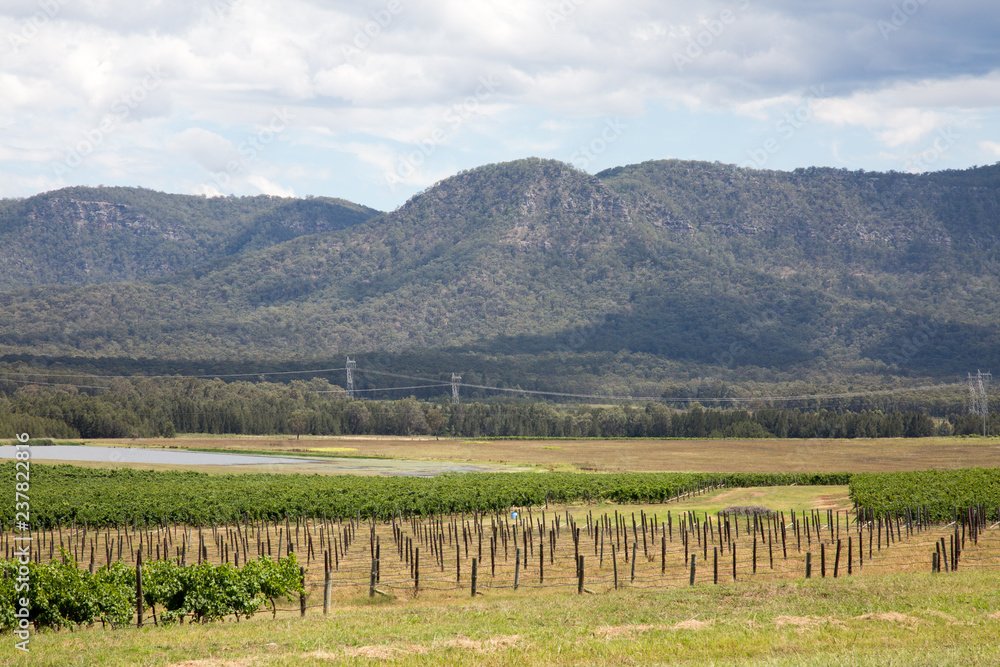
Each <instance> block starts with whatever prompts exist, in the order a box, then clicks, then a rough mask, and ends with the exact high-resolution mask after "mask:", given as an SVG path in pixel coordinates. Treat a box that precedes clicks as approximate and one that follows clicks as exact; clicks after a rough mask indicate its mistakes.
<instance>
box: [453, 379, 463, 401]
mask: <svg viewBox="0 0 1000 667" xmlns="http://www.w3.org/2000/svg"><path fill="white" fill-rule="evenodd" d="M461 382H462V376H461V375H457V374H456V373H452V374H451V402H452V403H458V385H459V384H460V383H461Z"/></svg>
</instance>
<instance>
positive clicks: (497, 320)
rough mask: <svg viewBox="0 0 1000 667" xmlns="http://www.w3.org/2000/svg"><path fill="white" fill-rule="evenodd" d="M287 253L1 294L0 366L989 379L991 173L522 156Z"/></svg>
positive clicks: (648, 380)
mask: <svg viewBox="0 0 1000 667" xmlns="http://www.w3.org/2000/svg"><path fill="white" fill-rule="evenodd" d="M873 179H875V180H876V181H877V182H873ZM293 201H297V202H304V201H308V200H293ZM298 213H299V215H300V217H301V218H302V219H307V216H306V213H308V211H305V212H303V211H299V212H298ZM270 214H271V213H270V209H268V211H265V212H264V213H263V214H261V217H260V219H262V220H265V221H266V219H267V215H270ZM261 224H264V223H261ZM268 224H269V223H268ZM265 227H266V224H265ZM0 229H2V227H0ZM293 231H294V232H295V233H296V234H297V235H296V236H294V238H290V239H287V240H281V239H280V238H279V234H278V233H277V232H269V233H268V234H265V235H264V238H265V240H266V243H265V244H264V246H263V247H259V248H258V247H253V245H252V243H251V242H250V241H248V242H246V243H243V244H242V245H239V244H238V247H239V248H240V251H239V253H238V261H237V260H234V259H232V258H233V257H235V256H236V255H231V254H230V255H227V256H226V258H223V260H220V261H217V262H215V263H211V262H208V263H204V262H203V263H201V264H198V265H195V266H193V267H188V268H186V269H185V270H181V271H174V272H172V273H169V274H164V275H160V276H158V277H156V278H155V283H154V281H152V280H151V279H146V280H132V281H126V282H119V283H115V284H114V285H113V286H112V285H103V286H102V285H96V286H86V285H83V286H81V285H63V286H51V287H46V288H44V289H42V288H40V287H38V286H35V287H33V288H31V289H19V290H13V291H12V290H11V289H6V290H5V291H3V292H0V352H2V353H8V354H12V353H18V354H36V355H37V354H43V355H53V356H58V355H73V354H76V355H82V356H84V357H87V358H90V359H96V358H101V357H119V358H121V357H148V358H153V359H161V360H164V359H171V358H173V359H178V360H199V359H200V360H205V361H210V360H216V361H228V362H232V363H236V362H237V361H240V360H242V362H245V363H252V362H258V363H263V362H268V363H272V362H273V363H278V362H282V363H284V362H291V361H293V360H299V361H302V360H308V359H316V360H328V359H331V358H337V357H342V356H343V355H345V354H352V355H362V357H363V358H364V355H368V357H370V358H372V359H374V358H377V357H381V358H385V359H388V358H393V359H399V358H401V357H406V358H407V359H408V361H407V362H406V363H407V364H409V366H408V367H409V368H411V370H413V371H414V372H417V371H420V370H421V366H420V364H421V361H420V359H425V360H430V359H434V360H435V362H434V363H438V362H439V360H440V359H441V358H442V355H444V357H450V358H452V359H454V360H456V361H461V363H462V364H465V366H466V368H469V367H471V368H472V370H471V372H472V373H474V374H475V373H479V374H480V375H479V376H478V377H479V378H480V379H483V378H484V377H486V376H488V375H490V374H493V375H492V376H493V377H495V376H496V373H498V372H500V373H506V374H507V377H509V378H511V379H515V380H516V378H518V377H522V378H541V377H547V378H548V379H547V380H546V381H547V382H549V384H550V385H551V386H573V387H574V388H586V387H587V386H589V385H588V383H591V384H592V383H594V382H605V383H607V382H610V383H612V384H613V385H614V386H615V387H617V388H619V389H620V390H621V391H620V392H619V393H627V390H628V389H629V388H630V387H632V386H634V385H635V383H637V382H641V383H645V385H644V387H648V386H658V385H656V383H659V385H664V384H669V382H672V381H675V380H678V379H690V378H695V377H717V378H725V379H726V380H727V381H740V380H746V379H748V378H749V379H755V381H774V382H777V381H782V382H784V381H787V380H789V379H790V378H794V377H795V376H796V375H798V376H800V377H812V378H823V377H827V378H829V377H854V376H858V377H869V378H873V379H874V378H879V377H884V378H912V377H927V378H940V377H954V375H955V373H957V372H959V371H960V370H966V367H967V366H969V365H970V364H972V366H973V367H975V366H976V365H979V366H989V365H990V363H992V361H994V360H996V361H1000V356H998V352H997V350H998V349H1000V346H998V345H997V343H998V342H1000V331H998V325H997V323H998V322H1000V312H998V305H997V299H996V298H995V295H996V294H997V293H998V292H1000V289H998V273H1000V271H998V270H997V267H998V266H1000V241H998V236H1000V167H998V166H996V165H995V166H992V167H980V168H975V169H970V170H964V171H959V172H938V173H935V174H925V175H909V174H898V173H892V172H890V173H885V174H877V173H876V172H848V171H846V170H830V169H817V170H801V171H796V172H771V171H754V170H743V169H738V168H733V167H730V166H726V165H718V164H713V163H700V162H685V161H679V160H668V161H653V162H646V163H641V164H638V165H627V166H624V167H618V168H614V169H612V170H606V171H604V172H600V173H599V174H595V175H590V174H586V173H584V172H581V171H579V170H576V169H574V168H573V167H571V166H569V165H566V164H564V163H560V162H556V161H552V160H540V159H538V158H528V159H523V160H516V161H512V162H507V163H502V164H494V165H485V166H483V167H479V168H476V169H473V170H468V171H464V172H460V173H459V174H456V175H455V176H453V177H450V178H448V179H445V180H444V181H442V182H440V183H438V184H436V185H435V186H433V187H431V188H429V189H428V190H426V191H425V192H423V193H421V194H419V195H417V196H415V197H413V198H411V199H410V200H408V201H407V202H406V203H405V204H404V205H402V206H401V207H399V208H398V209H396V210H394V211H391V212H388V213H382V214H373V215H370V216H368V217H366V218H365V219H363V220H358V221H356V222H355V223H354V224H350V225H345V226H343V227H342V228H339V229H330V230H324V231H319V232H316V233H311V234H310V233H299V232H303V231H312V228H308V226H307V225H300V227H299V228H298V229H296V230H293ZM247 238H249V239H251V240H252V239H253V238H254V236H253V233H250V235H249V237H247ZM272 241H273V242H272ZM928 332H930V333H928ZM914 341H917V342H916V343H915V342H914ZM914 350H915V351H914ZM428 363H429V362H428ZM539 369H544V370H539ZM630 375H631V377H632V378H633V380H632V383H633V384H632V385H630V384H629V382H630V380H629V377H630ZM470 377H472V376H470ZM531 381H532V382H535V381H540V380H531ZM644 391H645V389H644ZM640 395H648V394H647V393H642V394H640Z"/></svg>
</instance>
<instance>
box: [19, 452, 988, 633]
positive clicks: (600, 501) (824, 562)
mask: <svg viewBox="0 0 1000 667" xmlns="http://www.w3.org/2000/svg"><path fill="white" fill-rule="evenodd" d="M4 471H5V473H7V477H8V479H9V480H11V483H12V484H13V473H14V467H13V465H12V464H10V463H8V464H6V465H5V466H4ZM22 474H23V473H22ZM31 482H32V484H31V503H32V508H33V513H32V515H31V528H30V529H29V530H27V531H25V529H24V526H21V528H20V529H19V530H16V531H15V530H13V528H14V524H13V521H12V519H13V517H12V516H11V515H10V513H9V511H8V514H7V515H5V516H4V517H3V522H2V524H0V546H2V555H3V558H4V559H5V560H4V561H2V562H0V570H2V571H3V573H4V574H3V578H2V579H0V629H3V630H11V629H13V628H15V627H17V626H16V623H17V622H18V620H19V619H18V618H17V617H16V616H15V612H16V609H17V608H18V600H19V596H21V595H24V593H23V592H20V591H19V590H18V589H17V582H18V581H19V580H18V577H22V578H24V577H26V578H27V579H28V580H30V581H31V588H30V593H29V600H30V605H29V606H30V610H31V612H30V613H31V615H30V617H29V620H30V622H31V623H32V624H34V626H35V627H38V628H40V627H56V628H58V627H74V626H78V625H83V626H86V625H91V624H94V623H98V622H100V623H102V624H105V625H110V626H112V627H118V626H125V625H135V624H142V622H143V616H142V612H143V611H144V610H148V611H147V614H149V615H147V616H146V622H147V623H148V622H149V621H150V619H151V620H152V622H153V623H155V624H164V623H167V624H169V623H172V622H177V621H181V622H183V620H184V619H185V618H187V619H189V620H191V621H202V622H206V621H211V620H220V619H225V618H227V617H230V616H231V617H234V618H235V619H236V620H238V619H239V618H241V617H243V618H246V617H249V616H252V615H253V614H255V613H257V612H258V611H260V610H261V608H262V607H266V606H267V603H268V602H269V603H270V608H271V611H272V613H275V614H277V613H279V612H294V613H300V614H305V613H306V612H307V610H308V609H311V608H322V609H323V610H324V612H328V611H329V609H330V608H331V605H337V604H343V603H348V602H350V601H352V600H357V599H359V598H364V597H366V596H367V597H376V596H378V597H383V598H407V597H410V598H412V597H422V598H426V597H428V596H438V597H444V598H449V597H454V596H456V595H458V596H462V595H465V596H470V595H471V596H477V595H488V594H489V593H490V591H501V590H503V591H518V590H521V589H525V590H527V591H530V590H535V589H562V590H565V591H566V592H571V591H573V592H576V593H579V594H584V593H589V594H602V593H606V592H609V591H613V590H616V589H620V588H635V589H664V588H669V587H676V586H695V585H702V584H719V583H723V582H726V581H755V580H758V581H770V580H781V579H801V578H810V577H819V578H825V577H833V578H837V577H845V576H853V575H855V574H858V573H862V572H865V573H871V572H876V573H878V572H893V573H897V572H927V571H934V572H950V571H955V570H957V569H960V568H961V569H972V570H984V571H993V570H997V569H1000V530H998V526H997V523H996V521H997V511H998V505H1000V470H994V469H966V470H954V471H924V472H917V473H879V474H867V473H865V474H863V473H857V474H851V475H849V474H826V475H786V474H771V475H763V474H727V475H708V474H696V473H645V474H607V475H602V474H565V473H562V474H561V473H513V474H503V473H500V474H477V475H457V474H456V475H441V476H438V477H435V478H429V479H428V478H399V477H396V478H382V477H356V476H318V475H317V476H303V475H238V476H224V475H223V476H210V475H205V474H197V473H185V472H152V471H134V470H101V469H83V468H75V467H73V466H37V465H36V466H32V467H31ZM790 484H800V485H813V484H815V485H819V484H825V485H828V484H841V485H843V484H848V485H849V489H850V497H851V499H852V500H853V502H854V503H855V506H856V509H855V510H853V511H839V510H838V511H834V510H827V511H821V510H814V511H810V512H805V513H803V512H799V513H796V512H795V511H790V512H788V513H785V512H777V511H773V510H772V509H768V508H766V507H756V508H750V507H738V508H729V509H728V510H724V511H720V512H717V513H708V512H701V513H696V512H692V511H674V510H672V509H670V505H669V504H668V503H670V502H671V501H675V500H680V499H683V498H687V497H690V496H692V495H698V494H705V493H708V492H710V491H711V490H713V489H718V488H722V487H728V488H732V487H753V486H774V485H790ZM608 501H610V502H613V503H617V504H618V509H614V510H607V509H604V511H601V510H600V509H599V508H606V505H605V504H604V503H606V502H608ZM650 504H653V507H652V508H651V507H650ZM595 510H596V511H595ZM945 522H947V523H945ZM25 543H27V544H28V545H29V546H28V547H27V549H28V555H27V556H25V555H24V551H23V549H24V546H23V545H24V544H25ZM19 547H20V549H21V550H19ZM300 566H301V567H300ZM296 594H298V597H299V599H298V600H295V597H294V596H295V595H296ZM279 599H281V600H286V601H290V603H288V602H285V603H282V606H280V607H279V605H278V600H279ZM140 602H141V604H140ZM22 627H23V625H22Z"/></svg>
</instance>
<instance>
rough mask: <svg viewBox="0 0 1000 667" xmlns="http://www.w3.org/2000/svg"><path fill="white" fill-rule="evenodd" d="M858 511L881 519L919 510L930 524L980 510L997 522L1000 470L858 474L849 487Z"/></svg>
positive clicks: (853, 476) (999, 499)
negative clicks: (861, 510)
mask: <svg viewBox="0 0 1000 667" xmlns="http://www.w3.org/2000/svg"><path fill="white" fill-rule="evenodd" d="M849 488H850V493H851V500H853V501H854V504H855V505H856V506H857V507H861V508H864V509H867V510H869V511H871V512H875V513H877V514H880V515H885V514H888V513H896V514H898V513H900V512H904V511H905V509H906V508H907V507H921V508H923V509H924V510H925V511H926V512H927V513H928V516H929V518H930V520H931V521H953V520H954V519H955V517H956V514H957V513H958V512H961V511H963V510H964V509H966V508H969V507H976V506H982V507H983V512H984V514H985V516H986V517H988V518H991V519H993V520H998V512H1000V469H996V468H967V469H964V470H920V471H914V472H893V473H857V474H854V475H852V476H851V480H850V483H849Z"/></svg>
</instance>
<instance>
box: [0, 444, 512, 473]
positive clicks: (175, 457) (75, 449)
mask: <svg viewBox="0 0 1000 667" xmlns="http://www.w3.org/2000/svg"><path fill="white" fill-rule="evenodd" d="M16 451H17V450H16V449H15V448H14V447H13V446H11V445H6V446H0V459H12V458H14V454H15V452H16ZM30 452H31V460H32V461H45V462H53V463H55V462H71V461H91V462H101V463H148V464H169V465H183V466H241V465H246V466H275V467H281V468H282V469H283V470H282V472H291V471H289V470H285V468H287V467H288V466H296V467H298V466H304V467H308V470H303V471H302V472H310V473H312V472H319V473H326V474H344V475H350V474H361V475H395V476H406V477H433V476H434V475H438V474H440V473H443V472H498V471H504V470H511V468H508V467H505V466H499V465H489V464H473V463H452V462H448V461H407V460H398V459H364V458H324V459H319V458H296V457H291V456H254V455H252V454H226V453H214V452H192V451H188V450H184V449H147V448H144V447H94V446H89V445H88V446H74V445H51V446H35V447H31V448H30ZM260 472H266V470H260Z"/></svg>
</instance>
